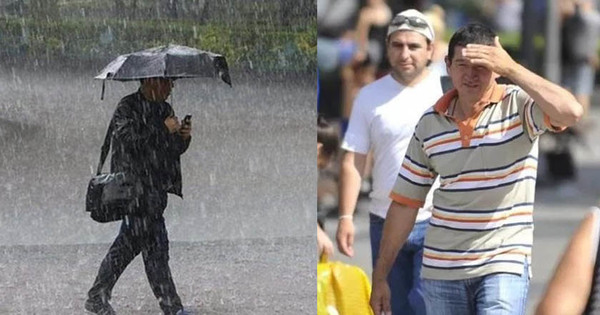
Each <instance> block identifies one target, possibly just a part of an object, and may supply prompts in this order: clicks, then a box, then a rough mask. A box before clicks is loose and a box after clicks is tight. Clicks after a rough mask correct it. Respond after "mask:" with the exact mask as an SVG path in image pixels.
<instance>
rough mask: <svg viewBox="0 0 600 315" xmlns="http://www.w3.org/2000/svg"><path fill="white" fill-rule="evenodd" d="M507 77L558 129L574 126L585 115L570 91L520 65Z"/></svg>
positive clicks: (515, 66)
mask: <svg viewBox="0 0 600 315" xmlns="http://www.w3.org/2000/svg"><path fill="white" fill-rule="evenodd" d="M506 77H507V78H508V79H509V80H511V81H513V82H514V83H516V84H517V85H518V86H520V87H521V88H522V89H523V90H524V91H525V92H527V94H529V96H531V98H532V99H533V100H534V101H535V102H536V103H537V104H538V106H539V107H540V108H541V109H542V111H543V112H544V113H545V114H546V115H548V117H550V121H551V122H552V123H553V125H556V126H557V127H568V126H572V125H574V124H576V123H577V121H578V120H579V118H581V116H582V115H583V108H582V106H581V105H580V104H579V103H578V102H577V100H576V99H575V97H574V96H573V95H572V94H571V93H570V92H569V91H567V90H566V89H564V88H562V87H560V86H558V85H556V84H554V83H552V82H550V81H548V80H546V79H544V78H542V77H540V76H539V75H537V74H535V73H533V72H531V71H529V70H528V69H527V68H525V67H523V66H521V65H520V64H517V63H515V65H514V66H513V67H511V69H510V70H509V71H508V73H507V74H506Z"/></svg>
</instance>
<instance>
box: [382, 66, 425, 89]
mask: <svg viewBox="0 0 600 315" xmlns="http://www.w3.org/2000/svg"><path fill="white" fill-rule="evenodd" d="M390 74H391V75H392V78H394V80H396V81H397V82H398V83H400V84H402V85H404V86H415V85H417V84H419V83H420V82H421V81H423V80H424V79H425V78H426V77H427V75H429V68H425V69H423V71H421V73H419V74H418V75H417V76H416V77H414V78H412V79H403V78H402V76H400V75H398V73H396V72H395V71H394V70H392V72H391V73H390Z"/></svg>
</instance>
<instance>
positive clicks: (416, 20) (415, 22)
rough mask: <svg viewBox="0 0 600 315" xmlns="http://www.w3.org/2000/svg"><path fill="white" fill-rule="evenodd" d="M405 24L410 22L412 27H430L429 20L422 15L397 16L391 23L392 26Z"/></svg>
mask: <svg viewBox="0 0 600 315" xmlns="http://www.w3.org/2000/svg"><path fill="white" fill-rule="evenodd" d="M403 24H408V25H410V26H412V27H418V28H428V27H429V24H427V21H425V20H424V19H422V18H420V17H416V16H404V15H400V16H397V17H395V18H394V20H392V23H391V25H392V26H402V25H403Z"/></svg>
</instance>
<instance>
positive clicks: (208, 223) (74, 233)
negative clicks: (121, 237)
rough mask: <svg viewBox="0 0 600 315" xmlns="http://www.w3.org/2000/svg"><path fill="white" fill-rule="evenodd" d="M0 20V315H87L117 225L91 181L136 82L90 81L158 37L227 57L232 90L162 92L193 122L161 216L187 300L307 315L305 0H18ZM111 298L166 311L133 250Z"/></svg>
mask: <svg viewBox="0 0 600 315" xmlns="http://www.w3.org/2000/svg"><path fill="white" fill-rule="evenodd" d="M292 3H293V5H291V4H292ZM0 14H1V16H0V20H2V23H0V34H1V35H0V47H1V48H0V56H1V63H0V95H2V97H1V98H0V314H82V313H84V312H85V311H84V308H83V306H84V303H85V300H86V298H87V290H88V289H89V288H90V286H91V285H92V283H93V281H94V277H95V275H96V272H97V271H98V266H99V265H100V262H101V261H102V258H103V257H104V255H105V254H106V252H107V250H108V248H109V246H110V244H111V243H112V242H113V240H114V238H115V236H116V235H117V233H118V231H119V226H120V223H119V222H111V223H103V224H101V223H97V222H94V221H93V220H92V219H91V218H90V216H89V213H86V212H85V196H86V189H87V185H88V182H89V180H90V178H91V177H92V176H93V175H94V173H95V169H96V166H97V163H98V159H99V155H100V147H101V145H102V143H103V140H104V135H105V132H106V128H107V127H108V124H109V121H110V119H111V117H112V114H113V112H114V110H115V108H116V105H117V103H118V102H119V100H120V99H121V98H123V97H124V96H126V95H128V94H131V93H133V92H135V91H136V90H137V89H138V88H139V82H137V81H132V82H118V81H107V82H105V84H106V90H105V93H104V100H101V99H100V95H101V92H102V81H101V80H94V79H93V78H94V76H96V75H97V74H98V72H99V71H100V70H101V69H102V68H103V67H104V66H105V65H106V64H107V63H108V62H109V61H110V60H112V59H114V58H115V57H116V56H118V55H120V54H125V53H130V52H133V51H138V50H142V49H146V48H150V47H154V46H159V45H167V44H180V45H186V46H190V47H195V48H198V49H205V50H210V51H213V52H215V53H219V54H223V55H224V56H225V57H226V59H227V62H228V64H229V68H230V75H231V79H232V84H233V87H229V86H228V85H227V84H225V83H223V82H222V81H220V80H219V79H217V78H193V79H179V80H176V81H175V86H174V88H173V92H172V93H171V96H170V97H169V99H168V100H167V101H168V102H169V103H170V104H171V105H172V106H173V109H174V110H175V113H176V115H177V116H178V117H179V119H183V117H184V116H185V115H187V114H190V115H192V117H193V118H192V121H193V130H192V142H191V144H190V146H189V149H188V150H187V152H185V153H184V154H183V155H182V156H181V171H182V180H183V195H184V198H183V199H180V198H179V197H177V196H175V195H169V198H168V206H167V209H166V210H165V213H164V217H165V221H166V225H167V230H168V237H169V240H170V251H169V256H170V262H169V264H170V267H171V272H172V275H173V280H174V282H175V285H176V287H177V291H178V293H179V296H180V297H181V299H182V302H183V305H184V307H185V309H186V310H188V311H191V312H192V313H193V314H274V313H280V314H309V313H310V314H312V313H314V309H315V302H314V301H315V300H314V282H315V273H314V270H315V268H314V265H315V261H314V260H315V259H314V257H313V256H314V255H312V254H311V253H313V251H314V247H315V246H314V241H313V240H314V238H313V235H314V221H315V218H316V213H315V209H314V207H315V204H316V197H315V193H314V192H315V187H316V177H317V173H316V171H315V165H314V164H315V162H314V161H315V156H314V152H315V151H314V139H315V133H314V127H313V126H314V123H313V122H314V117H315V104H316V91H315V84H314V82H315V79H316V75H315V73H316V71H315V70H313V69H316V7H315V5H314V2H313V1H308V0H306V1H304V0H303V1H298V2H291V1H290V3H289V4H288V3H287V1H278V0H251V1H248V0H236V1H218V0H194V1H176V0H156V1H136V0H115V1H112V0H101V1H91V0H89V1H57V0H31V1H28V0H17V1H1V2H0ZM104 171H105V172H108V171H109V163H106V164H105V166H104ZM110 303H111V304H112V306H113V307H114V309H115V311H116V312H117V313H118V314H158V313H159V312H160V308H159V305H158V302H157V300H156V298H155V297H154V295H153V293H152V290H151V288H150V286H149V285H148V280H147V279H146V275H145V272H144V266H143V262H142V259H141V257H137V258H135V260H134V261H133V262H132V263H131V264H130V265H129V266H128V267H127V269H126V270H125V272H124V273H123V275H122V276H121V277H120V279H119V281H118V282H117V284H116V286H115V287H114V290H113V292H112V299H111V302H110Z"/></svg>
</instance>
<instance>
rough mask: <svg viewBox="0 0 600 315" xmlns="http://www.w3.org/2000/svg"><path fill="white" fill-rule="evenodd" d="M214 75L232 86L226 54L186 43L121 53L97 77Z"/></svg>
mask: <svg viewBox="0 0 600 315" xmlns="http://www.w3.org/2000/svg"><path fill="white" fill-rule="evenodd" d="M215 76H219V77H220V78H221V80H223V81H224V82H225V83H227V84H229V86H231V78H230V77H229V68H228V67H227V61H225V57H224V56H222V55H219V54H215V53H212V52H209V51H203V50H198V49H196V48H191V47H187V46H179V45H168V46H160V47H154V48H150V49H146V50H142V51H138V52H134V53H131V54H126V55H121V56H119V57H117V58H116V59H115V60H113V61H111V62H110V63H109V64H108V65H107V66H106V67H105V68H104V69H102V71H100V74H98V75H97V76H96V77H95V78H96V79H100V80H117V81H132V80H140V79H144V78H154V77H163V78H169V79H180V78H197V77H215ZM103 97H104V83H103V84H102V98H103Z"/></svg>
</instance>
